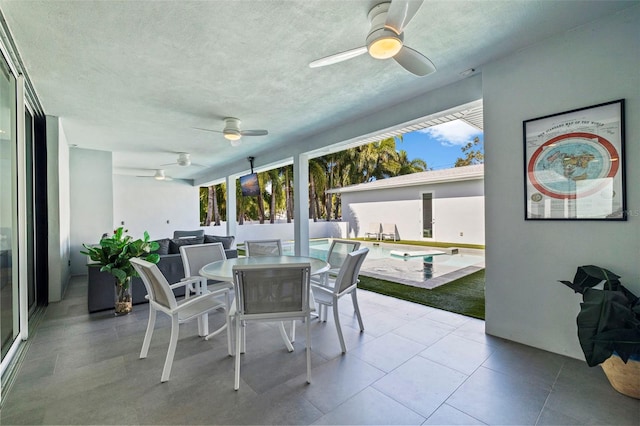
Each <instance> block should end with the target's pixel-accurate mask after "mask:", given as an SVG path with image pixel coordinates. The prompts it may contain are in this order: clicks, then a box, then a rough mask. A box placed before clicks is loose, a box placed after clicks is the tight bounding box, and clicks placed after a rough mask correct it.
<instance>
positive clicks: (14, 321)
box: [0, 55, 20, 359]
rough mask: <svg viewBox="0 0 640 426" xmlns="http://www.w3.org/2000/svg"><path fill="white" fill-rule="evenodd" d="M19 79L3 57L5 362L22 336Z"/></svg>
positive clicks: (0, 260) (0, 274)
mask: <svg viewBox="0 0 640 426" xmlns="http://www.w3.org/2000/svg"><path fill="white" fill-rule="evenodd" d="M16 108H17V106H16V79H15V76H14V75H13V73H12V72H11V69H10V68H9V66H8V64H7V63H6V61H5V60H4V57H2V55H0V345H1V352H2V359H4V357H5V355H6V354H7V352H8V351H9V349H10V348H11V346H12V344H13V342H14V341H15V339H16V338H17V337H18V335H19V333H20V321H19V314H20V312H19V306H20V304H19V297H18V256H17V253H18V250H17V249H18V237H17V231H18V229H17V222H18V213H17V178H16V176H17V171H16V167H17V164H16V163H17V161H16V149H17V140H16V138H17V136H16Z"/></svg>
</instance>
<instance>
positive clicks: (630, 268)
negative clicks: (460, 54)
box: [482, 7, 640, 359]
mask: <svg viewBox="0 0 640 426" xmlns="http://www.w3.org/2000/svg"><path fill="white" fill-rule="evenodd" d="M639 39H640V7H635V8H634V9H631V10H626V11H625V12H624V14H622V15H617V16H610V17H607V18H604V19H602V20H600V21H596V22H594V23H592V24H590V25H586V26H584V27H582V28H580V29H577V30H574V31H570V32H568V33H566V34H564V35H562V36H556V37H553V38H550V39H548V40H546V41H545V42H544V43H541V44H538V45H535V46H532V47H530V48H528V49H526V50H523V51H520V52H518V53H517V54H514V55H511V56H509V57H506V58H504V59H503V60H501V61H497V62H494V63H491V64H488V65H486V66H484V68H483V72H482V77H483V93H484V102H483V104H484V121H485V128H484V134H485V141H486V142H485V153H486V162H485V183H486V185H485V196H486V199H485V202H486V233H487V238H486V239H487V242H486V247H487V249H486V264H487V269H486V301H487V302H486V303H487V306H486V330H487V332H488V333H490V334H493V335H496V336H501V337H504V338H507V339H510V340H515V341H518V342H522V343H525V344H527V345H531V346H535V347H538V348H542V349H546V350H549V351H552V352H556V353H560V354H565V355H568V356H571V357H575V358H580V359H582V358H583V355H582V351H581V350H580V347H579V345H578V339H577V337H576V322H575V321H576V318H575V317H576V314H577V312H578V311H579V304H578V302H579V300H580V297H579V295H575V294H574V293H573V292H572V291H571V290H570V289H568V288H567V287H565V286H563V285H562V284H560V283H558V281H557V280H560V279H568V280H571V279H573V275H574V273H575V269H576V267H577V266H579V265H586V264H596V265H600V266H602V267H605V268H608V269H611V270H612V271H614V272H616V273H618V274H619V275H621V276H622V282H623V283H625V284H627V286H628V287H629V288H630V289H632V291H635V292H636V294H639V293H640V269H638V262H639V261H640V185H638V182H640V167H638V163H640V144H639V143H638V140H640V113H639V111H640V71H639V70H640V48H639V44H638V40H639ZM620 98H626V142H627V143H626V156H627V158H626V165H627V202H628V208H629V209H630V211H629V213H630V214H629V220H628V221H627V222H592V221H571V222H570V221H525V220H524V195H523V188H524V175H523V170H522V168H523V164H522V163H523V143H522V121H523V120H527V119H531V118H536V117H541V116H545V115H549V114H554V113H559V112H562V111H566V110H570V109H575V108H581V107H586V106H590V105H594V104H598V103H602V102H607V101H612V100H616V99H620Z"/></svg>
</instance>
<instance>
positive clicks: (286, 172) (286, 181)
mask: <svg viewBox="0 0 640 426" xmlns="http://www.w3.org/2000/svg"><path fill="white" fill-rule="evenodd" d="M284 189H285V197H286V198H285V201H286V206H287V223H291V220H292V219H293V206H292V204H293V203H292V202H291V201H292V200H291V182H290V181H289V168H288V167H287V168H285V170H284Z"/></svg>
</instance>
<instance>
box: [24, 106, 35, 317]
mask: <svg viewBox="0 0 640 426" xmlns="http://www.w3.org/2000/svg"><path fill="white" fill-rule="evenodd" d="M34 142H35V140H34V120H33V114H32V113H31V111H30V110H29V109H26V108H25V111H24V143H25V165H24V167H25V191H26V194H25V196H26V211H25V213H26V216H27V217H26V225H27V240H26V243H27V244H26V247H25V248H26V251H27V259H28V260H29V261H28V262H27V263H28V265H27V271H26V272H27V277H26V278H27V306H28V309H29V313H31V312H32V311H33V310H34V309H35V307H36V301H37V298H36V273H35V268H36V257H35V203H34V201H35V200H34V190H33V188H34V164H35V160H34V149H35V145H34Z"/></svg>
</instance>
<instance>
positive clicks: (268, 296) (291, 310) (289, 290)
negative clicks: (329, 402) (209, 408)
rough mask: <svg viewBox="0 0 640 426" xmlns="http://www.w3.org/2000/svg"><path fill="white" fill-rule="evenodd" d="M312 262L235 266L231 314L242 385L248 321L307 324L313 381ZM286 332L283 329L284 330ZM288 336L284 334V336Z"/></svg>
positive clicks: (236, 385)
mask: <svg viewBox="0 0 640 426" xmlns="http://www.w3.org/2000/svg"><path fill="white" fill-rule="evenodd" d="M309 270H310V265H309V264H308V263H295V264H289V265H282V264H277V263H276V264H267V265H248V266H234V267H233V274H234V290H235V294H236V298H235V303H234V304H233V306H232V308H231V313H230V314H229V315H230V317H231V318H232V321H233V325H234V327H235V356H236V359H235V381H234V389H235V390H238V388H239V387H240V356H241V355H240V354H241V353H244V350H245V348H246V332H245V324H246V322H248V321H294V320H296V319H300V320H303V321H304V322H305V324H306V349H307V383H311V333H310V328H309V324H310V313H311V310H312V309H313V306H311V304H312V302H311V301H310V299H311V297H310V296H311V295H310V284H309ZM280 331H281V333H283V332H284V331H283V329H282V328H281V329H280ZM283 337H284V336H283Z"/></svg>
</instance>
